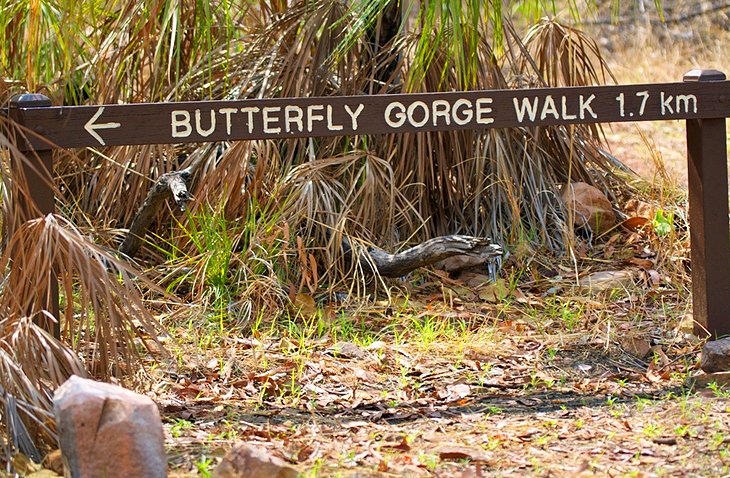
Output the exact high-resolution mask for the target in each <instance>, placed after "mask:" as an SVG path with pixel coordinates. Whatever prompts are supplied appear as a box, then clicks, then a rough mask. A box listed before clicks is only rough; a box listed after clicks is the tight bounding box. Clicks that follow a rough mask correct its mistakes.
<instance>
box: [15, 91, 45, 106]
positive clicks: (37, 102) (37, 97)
mask: <svg viewBox="0 0 730 478" xmlns="http://www.w3.org/2000/svg"><path fill="white" fill-rule="evenodd" d="M44 106H51V99H50V98H49V97H47V96H46V95H41V94H40V93H23V94H20V95H14V96H13V97H12V98H10V107H11V108H42V107H44Z"/></svg>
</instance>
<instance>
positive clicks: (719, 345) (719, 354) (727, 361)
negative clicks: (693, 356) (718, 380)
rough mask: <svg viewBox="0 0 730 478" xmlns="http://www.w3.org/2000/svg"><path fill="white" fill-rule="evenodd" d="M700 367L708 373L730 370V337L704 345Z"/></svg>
mask: <svg viewBox="0 0 730 478" xmlns="http://www.w3.org/2000/svg"><path fill="white" fill-rule="evenodd" d="M700 368H701V369H702V370H704V371H705V372H707V373H712V372H725V371H728V370H730V337H725V338H724V339H720V340H712V341H710V342H707V343H706V344H705V346H704V347H702V361H701V362H700Z"/></svg>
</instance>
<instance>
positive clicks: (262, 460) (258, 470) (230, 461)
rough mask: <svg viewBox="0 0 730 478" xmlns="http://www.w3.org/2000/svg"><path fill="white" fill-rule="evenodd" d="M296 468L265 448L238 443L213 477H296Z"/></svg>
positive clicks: (225, 457)
mask: <svg viewBox="0 0 730 478" xmlns="http://www.w3.org/2000/svg"><path fill="white" fill-rule="evenodd" d="M297 476H299V473H298V472H297V470H296V468H294V467H292V466H291V465H289V464H288V463H287V462H285V461H284V460H282V459H281V458H277V457H275V456H273V455H270V454H269V453H268V452H267V451H266V449H264V448H260V447H255V446H251V445H247V444H245V443H239V444H238V445H235V446H234V447H233V448H232V449H231V450H230V451H229V452H228V453H226V456H224V457H223V461H221V462H220V464H219V465H218V466H217V467H216V469H215V471H214V472H213V478H296V477H297Z"/></svg>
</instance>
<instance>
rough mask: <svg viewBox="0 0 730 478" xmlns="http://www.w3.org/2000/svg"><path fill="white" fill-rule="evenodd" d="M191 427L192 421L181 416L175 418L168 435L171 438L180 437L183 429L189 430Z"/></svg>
mask: <svg viewBox="0 0 730 478" xmlns="http://www.w3.org/2000/svg"><path fill="white" fill-rule="evenodd" d="M192 428H193V424H192V422H189V421H188V420H185V419H183V418H178V419H177V420H175V424H174V425H173V426H172V427H171V428H170V435H172V437H173V438H180V437H181V436H182V434H183V432H184V431H186V430H191V429H192Z"/></svg>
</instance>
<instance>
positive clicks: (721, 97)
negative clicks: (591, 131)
mask: <svg viewBox="0 0 730 478" xmlns="http://www.w3.org/2000/svg"><path fill="white" fill-rule="evenodd" d="M729 110H730V82H728V81H714V82H696V83H692V82H684V83H668V84H648V85H626V86H596V87H574V88H541V89H530V90H485V91H468V92H450V93H422V94H398V95H373V96H345V97H320V98H275V99H261V100H239V101H198V102H177V103H142V104H129V105H101V106H74V107H42V108H40V107H39V108H21V109H20V110H19V111H18V112H17V115H18V117H20V118H22V122H23V123H24V124H25V125H28V126H29V127H31V129H32V130H33V131H35V132H36V133H38V134H39V135H41V136H44V137H45V138H46V142H45V143H44V142H43V141H40V140H38V139H34V140H33V141H32V144H33V146H34V147H35V148H36V149H47V148H49V147H85V146H92V147H102V146H112V145H129V144H161V143H189V142H204V141H236V140H251V139H282V138H298V137H312V136H339V135H363V134H389V133H414V132H422V131H443V130H466V129H484V128H506V127H520V126H522V127H530V126H541V125H565V124H584V123H610V122H619V121H655V120H668V119H688V118H717V117H723V116H725V115H726V114H728V111H729Z"/></svg>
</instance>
